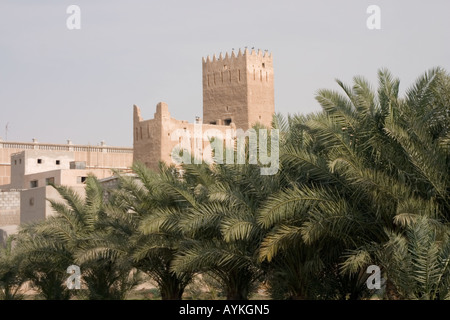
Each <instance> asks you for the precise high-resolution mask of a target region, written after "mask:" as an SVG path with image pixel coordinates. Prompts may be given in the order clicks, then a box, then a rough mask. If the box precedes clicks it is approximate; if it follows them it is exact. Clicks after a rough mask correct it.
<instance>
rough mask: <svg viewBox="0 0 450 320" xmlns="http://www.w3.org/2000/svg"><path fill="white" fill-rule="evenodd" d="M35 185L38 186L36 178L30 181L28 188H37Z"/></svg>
mask: <svg viewBox="0 0 450 320" xmlns="http://www.w3.org/2000/svg"><path fill="white" fill-rule="evenodd" d="M37 187H38V181H37V180H33V181H30V188H37Z"/></svg>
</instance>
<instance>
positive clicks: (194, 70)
mask: <svg viewBox="0 0 450 320" xmlns="http://www.w3.org/2000/svg"><path fill="white" fill-rule="evenodd" d="M71 4H76V5H78V6H79V7H80V8H81V29H80V30H68V28H67V27H66V20H67V18H68V17H69V14H67V13H66V9H67V7H68V6H69V5H71ZM372 4H375V5H378V6H379V7H380V8H381V30H369V29H368V28H367V26H366V20H367V18H368V17H369V16H370V14H368V13H366V9H367V7H368V6H369V5H372ZM449 16H450V1H448V0H431V1H411V0H396V1H392V0H391V1H375V0H373V1H365V0H352V1H350V0H349V1H336V0H322V1H312V0H311V1H299V0H292V1H287V0H277V1H274V0H271V1H266V0H231V1H230V0H227V1H216V0H208V1H206V0H184V1H181V0H180V1H174V0H173V1H166V0H164V1H149V0H128V1H117V0H103V1H92V0H89V1H88V0H71V1H64V0H53V1H49V0H48V1H47V0H46V1H44V0H39V1H36V0H15V1H8V0H0V137H2V138H3V139H5V138H6V137H5V135H6V132H5V127H6V124H8V123H9V125H8V136H7V138H8V141H26V142H27V141H31V139H32V138H36V139H38V141H40V142H49V143H65V142H66V140H67V139H71V140H72V141H73V143H75V144H88V143H89V144H92V145H97V144H99V143H100V141H101V140H105V141H106V143H107V144H108V145H117V146H132V143H133V142H132V115H133V113H132V106H133V104H137V105H138V106H140V107H141V109H142V113H143V116H144V118H145V119H149V118H152V117H153V113H154V112H155V108H156V104H157V103H158V102H159V101H164V102H167V103H168V104H169V110H170V112H171V115H172V117H175V118H177V119H179V120H188V121H190V122H192V121H193V120H194V118H195V116H196V115H199V116H201V115H202V78H201V72H202V64H201V62H202V57H205V56H207V55H212V54H214V53H216V54H218V53H220V52H223V53H225V52H231V49H232V48H235V49H238V48H244V47H245V46H248V47H249V48H251V47H255V48H260V49H262V50H265V49H267V50H269V51H270V52H272V53H273V56H274V69H275V109H276V111H277V112H281V113H283V114H287V113H308V112H312V111H318V110H320V107H319V105H318V103H317V102H316V101H315V99H314V96H315V93H316V91H317V90H318V89H320V88H333V89H337V85H336V84H335V82H334V79H335V78H339V79H341V80H343V81H344V82H347V83H350V82H351V80H352V77H353V76H355V75H363V76H365V77H366V78H368V79H369V80H370V81H371V82H372V83H373V85H374V86H375V87H376V85H377V83H376V73H377V70H378V69H379V68H381V67H387V68H388V69H390V70H391V71H392V73H393V74H394V75H396V76H398V77H399V78H400V79H401V89H402V90H405V89H406V88H407V87H408V86H409V85H410V84H411V83H412V82H413V81H414V80H415V79H416V78H417V77H418V76H419V75H420V74H421V73H423V72H424V71H425V70H427V69H429V68H431V67H434V66H442V67H444V68H445V69H447V70H448V71H450V17H449Z"/></svg>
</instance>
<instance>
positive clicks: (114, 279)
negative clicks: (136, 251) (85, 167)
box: [21, 176, 136, 300]
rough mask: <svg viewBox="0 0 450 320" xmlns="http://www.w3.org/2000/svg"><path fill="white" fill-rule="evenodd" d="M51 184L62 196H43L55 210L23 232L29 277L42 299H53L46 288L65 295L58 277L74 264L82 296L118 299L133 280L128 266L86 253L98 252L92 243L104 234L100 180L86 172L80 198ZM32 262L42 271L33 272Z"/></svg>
mask: <svg viewBox="0 0 450 320" xmlns="http://www.w3.org/2000/svg"><path fill="white" fill-rule="evenodd" d="M54 187H55V188H56V190H57V191H58V193H59V194H60V195H61V197H62V199H63V200H64V201H55V200H48V201H49V202H50V203H51V206H52V208H53V209H54V210H55V211H56V213H57V214H56V215H55V216H52V217H50V218H48V219H47V220H45V221H42V222H39V223H36V224H34V225H31V226H30V227H27V228H25V230H24V231H23V234H24V236H23V238H24V239H23V240H22V242H21V250H23V252H24V255H26V256H27V261H28V266H29V267H28V269H27V270H28V274H29V276H30V277H31V280H32V281H33V283H34V284H35V285H36V286H38V287H39V288H40V289H41V291H42V292H43V293H44V296H45V297H46V298H47V299H52V298H54V297H53V296H52V294H49V293H47V292H46V291H48V290H54V289H52V288H57V289H58V290H57V292H59V293H58V295H57V297H61V298H68V297H69V293H68V292H67V288H64V286H65V283H64V280H65V279H67V277H68V275H67V273H66V269H67V267H68V266H70V265H72V264H79V265H80V269H81V272H82V279H83V281H84V283H85V284H86V285H87V287H88V298H90V299H96V300H98V299H123V298H124V297H125V294H126V292H127V291H129V290H130V289H131V288H132V287H133V286H134V285H135V284H136V282H135V279H134V277H130V273H131V269H132V266H131V264H127V263H126V261H124V260H118V259H116V257H115V256H108V255H102V254H99V255H93V254H92V252H93V251H97V252H100V251H101V249H99V248H96V249H93V248H92V247H93V245H94V244H95V243H96V241H97V240H98V239H99V238H103V237H106V231H105V230H103V229H102V224H101V222H102V219H103V217H104V216H105V213H104V206H105V204H104V194H103V189H102V187H101V185H100V183H99V182H98V180H97V179H96V178H95V177H94V176H89V177H88V178H87V179H86V188H85V192H86V196H85V197H84V198H82V197H81V196H80V195H79V194H78V193H77V192H76V191H74V190H73V189H71V188H69V187H65V186H54ZM25 235H26V236H25ZM36 262H38V263H39V265H41V266H42V268H43V269H42V270H40V269H38V270H36V271H35V270H34V268H35V267H34V266H35V265H36ZM48 269H49V270H48ZM30 274H31V275H30ZM50 276H51V277H50ZM42 277H44V278H43V279H42ZM48 277H50V279H47V278H48ZM43 282H44V283H43ZM47 283H49V284H48V285H47ZM44 286H46V287H48V286H50V288H49V289H46V288H44Z"/></svg>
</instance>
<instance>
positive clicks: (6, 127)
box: [5, 122, 9, 141]
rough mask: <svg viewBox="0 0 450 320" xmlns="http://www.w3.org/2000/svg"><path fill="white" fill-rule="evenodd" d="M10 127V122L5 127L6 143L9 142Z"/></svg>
mask: <svg viewBox="0 0 450 320" xmlns="http://www.w3.org/2000/svg"><path fill="white" fill-rule="evenodd" d="M8 126H9V122H7V123H6V126H5V141H8Z"/></svg>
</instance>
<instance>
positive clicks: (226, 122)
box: [223, 119, 231, 126]
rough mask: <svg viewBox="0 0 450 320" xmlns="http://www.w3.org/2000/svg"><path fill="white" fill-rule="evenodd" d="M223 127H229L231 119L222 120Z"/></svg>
mask: <svg viewBox="0 0 450 320" xmlns="http://www.w3.org/2000/svg"><path fill="white" fill-rule="evenodd" d="M223 123H224V125H226V126H229V125H230V124H231V119H225V120H223Z"/></svg>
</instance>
